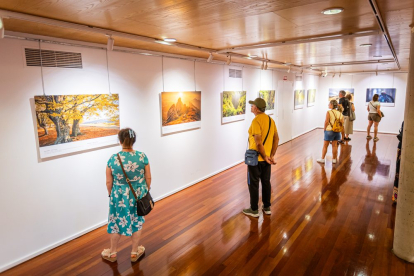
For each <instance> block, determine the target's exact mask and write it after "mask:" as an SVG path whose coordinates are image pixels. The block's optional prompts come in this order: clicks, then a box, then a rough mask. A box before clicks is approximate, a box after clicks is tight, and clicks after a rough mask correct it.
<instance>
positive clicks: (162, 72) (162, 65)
mask: <svg viewBox="0 0 414 276" xmlns="http://www.w3.org/2000/svg"><path fill="white" fill-rule="evenodd" d="M161 74H162V92H165V89H164V56H161Z"/></svg>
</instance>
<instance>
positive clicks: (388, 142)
mask: <svg viewBox="0 0 414 276" xmlns="http://www.w3.org/2000/svg"><path fill="white" fill-rule="evenodd" d="M322 135H323V134H322V130H315V131H312V132H310V133H308V134H306V135H304V136H301V137H299V138H297V139H295V140H293V141H292V142H289V143H286V144H284V145H282V146H281V147H280V148H279V150H278V154H277V157H278V164H277V165H276V166H274V167H273V170H272V189H273V192H272V193H273V196H272V212H273V214H272V215H271V216H260V218H259V219H257V218H256V219H254V218H249V217H246V216H245V215H243V214H242V213H241V209H242V208H243V207H246V206H248V205H249V196H248V190H247V184H246V167H245V165H243V164H241V165H238V166H236V167H234V168H232V169H229V170H227V171H225V172H223V173H221V174H218V175H216V176H214V177H211V178H209V179H207V180H205V181H203V182H201V183H199V184H197V185H194V186H192V187H190V188H188V189H186V190H184V191H182V192H179V193H177V194H175V195H173V196H170V197H168V198H166V199H164V200H162V201H160V202H157V204H156V209H155V210H154V211H153V212H152V213H151V214H150V215H149V216H148V217H147V221H146V223H145V225H144V230H143V234H142V235H143V236H142V244H143V245H144V246H145V247H146V249H147V252H146V255H145V257H144V259H142V260H141V262H139V263H136V264H131V262H130V259H129V254H130V251H131V249H130V245H131V242H130V239H128V238H123V239H121V244H120V249H119V255H118V262H117V263H108V262H105V261H103V260H102V259H101V257H100V252H101V250H102V249H103V248H105V247H108V235H107V233H106V228H105V227H102V228H99V229H97V230H95V231H93V232H91V233H88V234H86V235H84V236H82V237H80V238H78V239H76V240H73V241H71V242H68V243H67V244H64V245H62V246H60V247H58V248H56V249H53V250H51V251H49V252H47V253H45V254H43V255H41V256H39V257H37V258H34V259H32V260H30V261H28V262H26V263H23V264H21V265H20V266H17V267H15V268H13V269H10V270H8V271H6V272H5V273H4V275H358V276H365V275H414V264H408V263H406V262H404V261H401V260H400V259H398V258H397V257H395V256H394V255H393V253H392V252H391V249H392V241H393V228H394V218H395V206H393V205H392V203H391V193H392V185H393V179H394V172H395V158H396V152H397V138H396V137H395V135H380V136H379V137H380V141H379V142H377V143H376V144H375V143H374V142H373V141H369V142H367V140H366V139H365V133H356V134H354V135H353V136H352V138H353V139H352V141H351V142H349V143H348V144H347V145H343V146H341V147H340V151H339V152H340V155H339V162H338V164H336V165H335V166H333V165H332V162H331V160H330V158H328V161H327V163H326V165H324V166H323V165H320V164H318V163H316V159H317V158H319V156H320V152H321V147H322ZM330 156H332V155H331V149H329V151H328V157H330ZM154 179H156V176H154ZM155 183H156V182H155ZM103 188H104V187H103ZM407 242H410V241H407ZM411 242H412V241H411Z"/></svg>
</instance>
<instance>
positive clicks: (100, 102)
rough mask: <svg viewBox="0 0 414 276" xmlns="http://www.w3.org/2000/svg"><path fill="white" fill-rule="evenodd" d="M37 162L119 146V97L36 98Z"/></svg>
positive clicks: (51, 96)
mask: <svg viewBox="0 0 414 276" xmlns="http://www.w3.org/2000/svg"><path fill="white" fill-rule="evenodd" d="M34 102H35V116H36V122H37V136H38V137H37V138H38V142H39V153H40V158H47V157H53V156H57V155H63V154H68V153H73V152H77V151H83V150H88V149H93V148H98V147H103V146H108V145H116V144H118V136H117V134H118V131H119V95H118V94H112V95H109V94H95V95H50V96H35V97H34Z"/></svg>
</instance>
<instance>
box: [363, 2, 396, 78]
mask: <svg viewBox="0 0 414 276" xmlns="http://www.w3.org/2000/svg"><path fill="white" fill-rule="evenodd" d="M368 3H369V5H370V7H371V8H372V12H373V13H374V16H375V18H376V19H377V23H378V26H379V27H380V29H381V32H382V34H383V36H384V38H385V41H386V42H387V44H388V47H389V48H390V51H391V53H392V55H393V57H394V61H395V63H396V64H397V66H398V69H399V70H401V66H400V62H399V61H398V57H397V53H396V52H395V49H394V45H393V44H392V41H391V37H390V34H389V33H388V30H387V26H386V25H385V23H384V20H382V16H381V13H380V10H379V8H378V5H377V2H376V1H375V0H368Z"/></svg>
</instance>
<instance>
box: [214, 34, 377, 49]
mask: <svg viewBox="0 0 414 276" xmlns="http://www.w3.org/2000/svg"><path fill="white" fill-rule="evenodd" d="M379 34H381V32H380V31H378V30H369V31H363V32H355V33H345V34H335V35H325V36H314V37H309V38H300V39H292V40H283V41H274V42H268V43H259V44H252V45H246V46H236V47H231V48H226V49H221V50H218V51H217V52H216V53H225V52H230V51H242V50H251V49H261V48H270V47H277V46H284V45H293V44H302V43H311V42H319V41H329V40H335V39H345V38H352V37H360V36H369V35H379Z"/></svg>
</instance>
